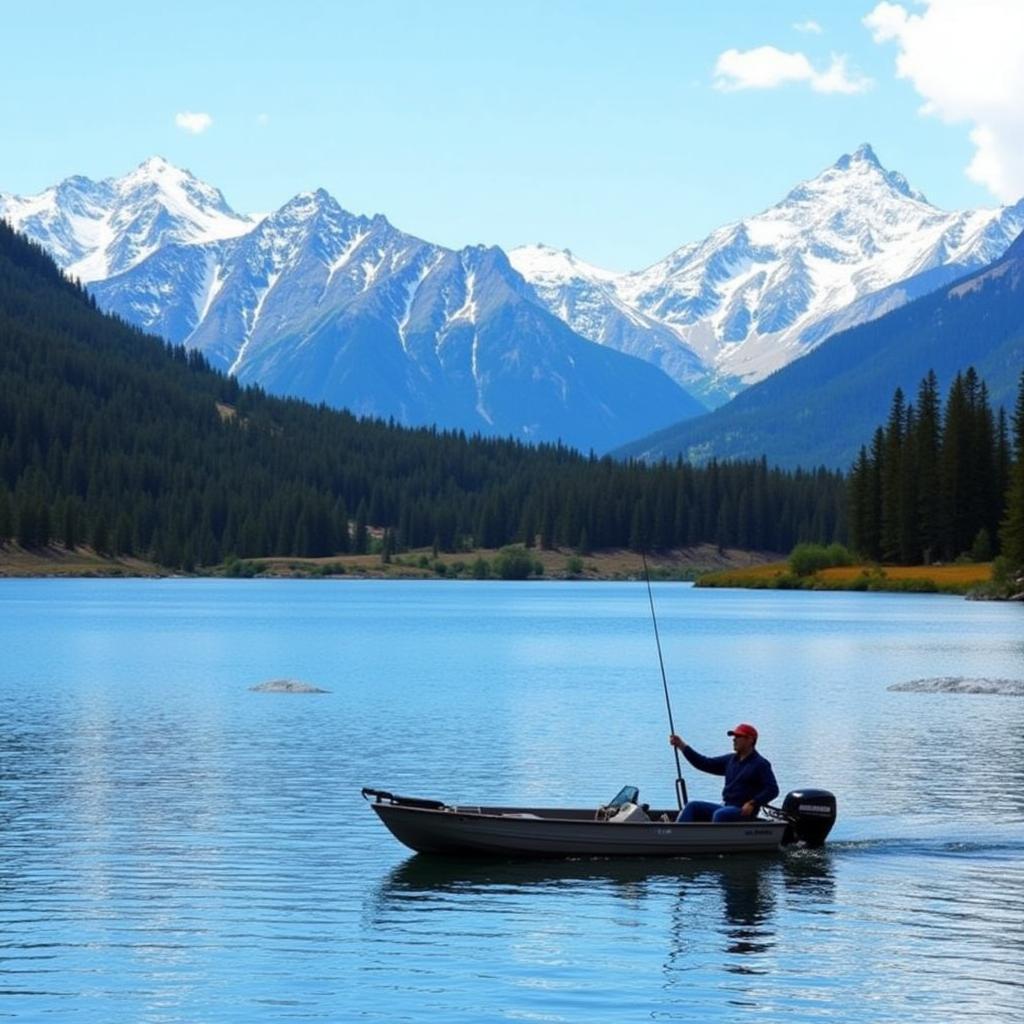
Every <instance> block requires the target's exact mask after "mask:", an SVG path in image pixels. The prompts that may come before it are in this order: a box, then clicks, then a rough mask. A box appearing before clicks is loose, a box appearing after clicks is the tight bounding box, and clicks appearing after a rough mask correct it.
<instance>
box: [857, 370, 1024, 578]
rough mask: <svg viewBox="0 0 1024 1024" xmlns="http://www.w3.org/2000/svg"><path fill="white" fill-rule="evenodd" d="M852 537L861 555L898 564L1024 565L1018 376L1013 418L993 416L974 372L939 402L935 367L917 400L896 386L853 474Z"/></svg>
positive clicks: (1023, 437)
mask: <svg viewBox="0 0 1024 1024" xmlns="http://www.w3.org/2000/svg"><path fill="white" fill-rule="evenodd" d="M850 534H851V541H852V544H853V546H854V548H855V549H856V550H857V551H858V552H859V553H860V554H861V555H863V556H864V557H867V558H871V559H875V560H882V561H887V562H899V563H902V564H904V565H917V564H921V563H926V564H927V563H930V562H934V561H940V560H941V561H949V560H951V559H955V558H958V557H961V556H963V555H967V556H969V557H970V558H972V559H973V560H974V561H981V562H985V561H989V560H991V559H992V557H993V556H994V555H997V554H1000V553H1001V554H1002V555H1003V556H1004V557H1005V558H1006V559H1007V561H1008V562H1009V564H1010V566H1011V567H1016V566H1020V565H1024V372H1021V374H1020V383H1019V389H1018V395H1017V403H1016V409H1015V411H1014V415H1013V418H1012V422H1011V423H1008V422H1007V417H1006V414H1005V412H1004V410H1003V409H1002V408H1000V409H999V412H998V413H993V410H992V405H991V403H990V401H989V397H988V389H987V387H986V385H985V382H984V381H983V380H982V379H981V378H980V377H979V376H978V374H977V373H976V372H975V370H974V369H973V368H969V369H968V370H967V371H966V372H965V373H960V374H957V375H956V378H955V379H954V381H953V383H952V385H951V386H950V389H949V393H948V395H947V398H946V402H945V406H942V403H941V401H940V397H939V381H938V378H937V377H936V375H935V373H934V371H933V372H929V374H928V375H927V376H926V377H925V378H924V379H923V380H922V381H921V383H920V385H919V386H918V389H917V394H916V396H915V399H914V401H913V402H908V401H907V399H906V396H905V395H904V394H903V391H902V390H900V389H899V388H897V390H896V393H895V395H894V396H893V401H892V407H891V409H890V412H889V418H888V422H887V423H886V424H885V425H884V426H879V427H878V428H877V429H876V430H875V433H874V437H873V438H872V441H871V444H870V446H867V445H865V446H864V447H862V448H861V450H860V455H859V457H858V458H857V461H856V463H855V464H854V467H853V470H852V472H851V475H850Z"/></svg>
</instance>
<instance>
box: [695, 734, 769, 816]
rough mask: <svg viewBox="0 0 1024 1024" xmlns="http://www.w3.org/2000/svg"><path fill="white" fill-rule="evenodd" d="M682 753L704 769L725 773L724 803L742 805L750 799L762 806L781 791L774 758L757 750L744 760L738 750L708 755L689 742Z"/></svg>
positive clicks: (709, 772) (708, 771)
mask: <svg viewBox="0 0 1024 1024" xmlns="http://www.w3.org/2000/svg"><path fill="white" fill-rule="evenodd" d="M683 757H685V758H686V760H687V761H689V762H690V764H692V765H693V767H694V768H698V769H699V770H700V771H702V772H707V773H708V774H710V775H724V776H725V786H724V787H723V789H722V803H725V804H732V805H733V806H734V807H742V806H743V805H744V804H745V803H746V802H747V801H748V800H753V801H754V803H755V804H757V805H758V807H763V806H764V805H765V804H766V803H768V802H769V801H771V800H774V799H775V798H776V797H777V796H778V795H779V784H778V783H777V782H776V781H775V772H773V771H772V766H771V762H770V761H769V760H768V759H767V758H764V757H762V756H761V755H760V754H759V753H758V752H757V751H756V750H752V751H751V752H750V753H749V754H748V755H747V757H746V759H745V760H743V761H741V760H740V759H739V758H738V757H737V756H736V755H735V754H723V755H722V756H721V757H705V756H704V755H703V754H698V753H697V751H696V750H694V749H693V747H689V746H688V747H686V748H685V749H684V750H683Z"/></svg>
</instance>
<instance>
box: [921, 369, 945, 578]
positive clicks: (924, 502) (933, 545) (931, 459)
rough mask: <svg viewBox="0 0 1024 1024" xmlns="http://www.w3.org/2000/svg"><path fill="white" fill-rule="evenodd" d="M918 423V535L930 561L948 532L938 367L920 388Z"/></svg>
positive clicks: (922, 551) (923, 551) (926, 562)
mask: <svg viewBox="0 0 1024 1024" xmlns="http://www.w3.org/2000/svg"><path fill="white" fill-rule="evenodd" d="M915 408H916V410H917V423H916V427H915V430H914V458H915V461H916V463H917V494H916V501H917V534H918V543H919V545H920V547H921V560H922V561H923V562H924V563H925V564H926V565H928V564H930V563H931V562H932V561H933V560H934V559H935V558H936V557H937V556H938V554H939V550H940V546H941V544H942V539H943V537H944V535H945V533H946V528H945V525H944V522H945V520H944V516H943V508H944V505H943V498H942V482H941V476H940V472H939V458H940V452H941V449H942V433H941V423H940V406H939V382H938V378H936V376H935V371H934V370H929V371H928V375H927V376H926V377H925V378H924V379H923V380H922V381H921V384H920V387H919V388H918V391H917V403H916V406H915Z"/></svg>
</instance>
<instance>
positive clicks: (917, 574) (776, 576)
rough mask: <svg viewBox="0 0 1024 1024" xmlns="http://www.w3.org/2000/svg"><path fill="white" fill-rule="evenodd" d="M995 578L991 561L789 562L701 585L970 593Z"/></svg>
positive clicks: (722, 575)
mask: <svg viewBox="0 0 1024 1024" xmlns="http://www.w3.org/2000/svg"><path fill="white" fill-rule="evenodd" d="M991 579H992V563H991V562H970V563H966V564H959V563H958V564H954V565H871V564H860V565H844V566H836V567H833V568H829V569H819V570H818V571H817V572H813V573H809V574H807V575H805V576H797V575H796V574H794V573H793V572H792V570H791V569H790V566H789V563H788V562H771V563H765V564H762V565H757V566H750V567H747V568H740V569H726V570H723V571H721V572H712V573H708V574H707V575H705V576H702V577H701V578H700V579H699V580H698V581H697V586H699V587H744V588H748V589H761V590H873V591H874V590H877V591H891V592H897V593H915V594H967V593H969V592H970V591H972V590H975V589H977V588H979V587H983V586H985V585H986V584H988V583H989V581H990V580H991Z"/></svg>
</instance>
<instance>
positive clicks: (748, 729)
mask: <svg viewBox="0 0 1024 1024" xmlns="http://www.w3.org/2000/svg"><path fill="white" fill-rule="evenodd" d="M728 735H729V736H749V737H750V738H751V739H752V740H756V739H757V730H756V729H755V728H754V727H753V726H752V725H747V723H746V722H740V724H739V725H737V726H736V728H735V729H730V730H729V732H728Z"/></svg>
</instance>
